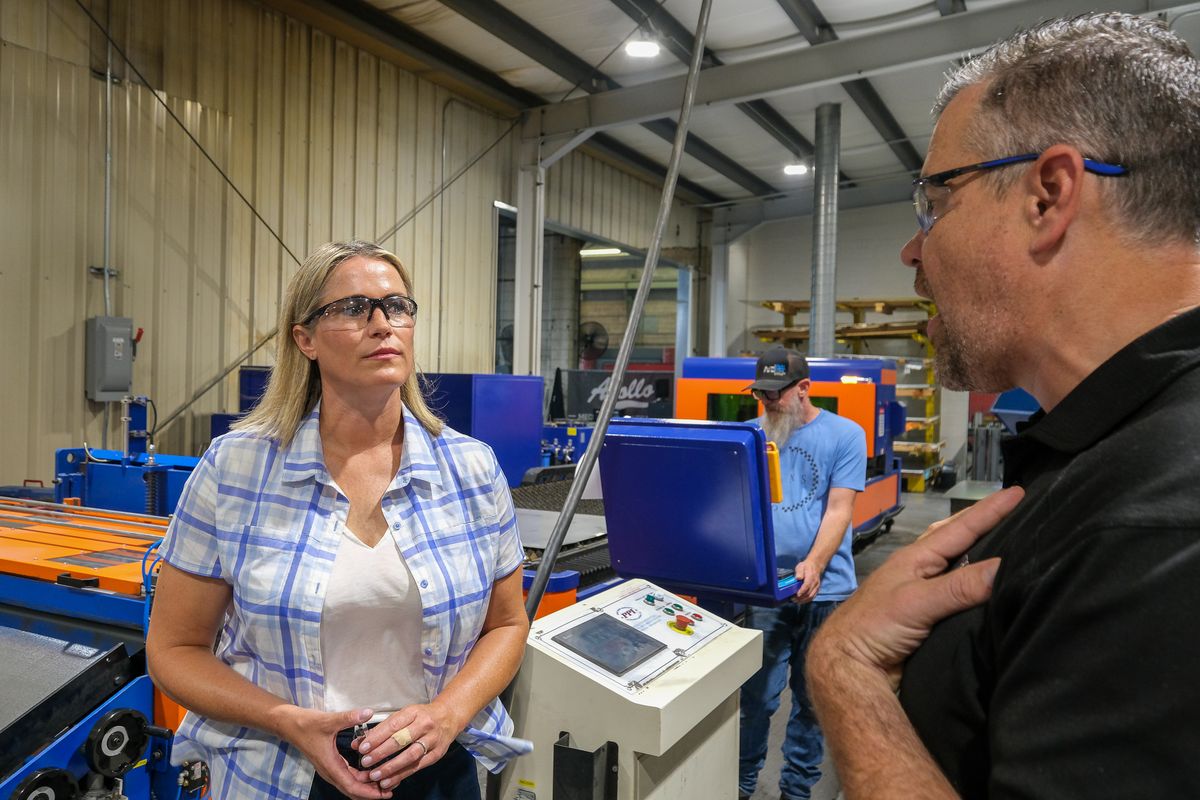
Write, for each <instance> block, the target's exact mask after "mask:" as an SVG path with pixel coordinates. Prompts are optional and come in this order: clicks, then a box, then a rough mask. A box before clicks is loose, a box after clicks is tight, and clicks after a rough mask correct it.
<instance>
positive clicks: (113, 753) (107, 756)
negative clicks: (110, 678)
mask: <svg viewBox="0 0 1200 800" xmlns="http://www.w3.org/2000/svg"><path fill="white" fill-rule="evenodd" d="M148 727H149V725H148V723H147V722H146V717H145V715H143V714H142V713H141V712H140V711H135V710H134V709H132V708H119V709H117V710H116V711H110V712H108V713H107V714H105V715H104V716H103V717H101V718H100V719H99V721H97V722H96V724H95V725H93V726H92V730H91V733H89V734H88V737H87V741H86V742H84V744H83V754H84V756H85V757H86V758H87V762H88V766H89V767H91V768H92V770H93V771H95V772H98V773H100V774H101V775H103V776H105V777H106V778H119V777H121V776H122V775H124V774H125V773H126V772H128V771H129V769H130V767H132V766H133V765H134V763H135V762H136V761H137V759H138V758H139V757H140V756H141V755H142V752H143V751H144V750H145V749H146V743H147V742H149V741H150V734H149V732H148V731H147V728H148Z"/></svg>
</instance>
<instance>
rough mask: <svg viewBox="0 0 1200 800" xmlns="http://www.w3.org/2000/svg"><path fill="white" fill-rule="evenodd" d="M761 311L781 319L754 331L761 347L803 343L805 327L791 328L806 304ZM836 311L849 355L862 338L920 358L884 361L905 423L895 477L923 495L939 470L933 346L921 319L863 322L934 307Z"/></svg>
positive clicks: (884, 302)
mask: <svg viewBox="0 0 1200 800" xmlns="http://www.w3.org/2000/svg"><path fill="white" fill-rule="evenodd" d="M761 305H762V307H763V308H766V309H769V310H771V311H774V312H776V313H778V314H781V315H783V325H782V326H764V327H759V328H754V329H753V330H752V333H753V334H754V335H755V336H756V337H758V338H759V339H760V340H762V341H765V342H779V343H780V344H783V345H785V346H788V347H792V346H796V345H798V344H800V343H802V342H806V341H808V337H809V326H808V325H797V324H796V315H797V314H801V313H803V314H807V313H808V312H809V310H810V308H811V303H810V302H809V301H808V300H764V301H762V302H761ZM835 308H836V309H837V310H838V311H841V312H846V313H849V314H850V315H851V320H852V321H851V322H850V323H849V324H839V325H836V326H835V328H834V336H835V338H836V339H837V340H838V341H839V342H842V343H843V344H847V345H848V346H849V347H850V351H851V352H852V353H854V354H855V355H863V354H864V353H863V350H864V346H865V343H866V341H867V340H868V339H910V340H912V341H914V342H916V343H917V344H918V345H919V346H920V348H921V353H922V355H920V356H913V357H910V356H889V358H892V359H893V360H895V361H896V365H897V367H898V368H899V370H900V374H898V375H897V376H896V395H897V397H899V398H900V399H901V400H902V401H903V402H904V404H905V408H906V409H907V411H908V420H907V422H906V424H905V431H904V434H903V436H902V437H900V438H898V439H897V440H896V441H895V442H894V443H893V449H894V450H895V452H896V453H897V454H898V455H900V457H901V459H902V468H901V475H903V476H904V489H905V491H909V492H924V491H925V490H926V489H927V488H928V487H929V485H930V484H931V482H932V481H933V479H934V478H936V477H937V475H938V473H939V472H940V471H941V468H942V449H943V448H944V446H945V442H944V441H943V440H942V439H941V435H940V434H941V414H940V392H939V391H938V385H937V378H936V375H935V374H934V370H933V345H932V343H931V342H930V341H929V339H928V338H927V337H926V336H925V322H926V320H903V321H895V322H867V321H866V315H867V314H868V313H875V314H892V313H894V312H896V311H913V310H916V311H922V312H924V313H925V314H926V318H928V316H930V315H932V314H933V313H935V311H936V308H935V307H934V305H933V303H932V302H931V301H929V300H925V299H924V298H920V297H912V298H891V299H871V298H859V297H855V298H850V299H845V300H837V301H835Z"/></svg>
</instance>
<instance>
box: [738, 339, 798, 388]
mask: <svg viewBox="0 0 1200 800" xmlns="http://www.w3.org/2000/svg"><path fill="white" fill-rule="evenodd" d="M807 377H808V362H807V361H805V360H804V356H802V355H800V354H799V353H797V352H796V351H795V350H791V349H788V348H786V347H772V348H771V349H770V350H768V351H767V352H765V353H763V354H762V355H761V356H759V358H758V364H757V365H755V367H754V383H752V384H750V385H749V386H747V387H746V388H747V389H762V390H764V391H768V392H777V391H779V390H780V389H786V388H787V387H788V386H791V385H792V384H793V383H795V382H796V381H802V380H804V379H805V378H807Z"/></svg>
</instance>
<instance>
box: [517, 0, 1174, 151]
mask: <svg viewBox="0 0 1200 800" xmlns="http://www.w3.org/2000/svg"><path fill="white" fill-rule="evenodd" d="M1186 5H1188V4H1187V3H1181V2H1174V1H1173V0H1107V2H1106V5H1105V8H1106V10H1110V11H1126V12H1129V13H1134V14H1145V13H1150V12H1155V11H1166V10H1170V9H1174V8H1182V7H1184V6H1186ZM1094 6H1095V0H1019V1H1018V2H1014V3H1010V4H1006V5H1002V6H995V7H993V8H989V9H986V10H982V11H970V12H967V13H966V14H953V15H951V16H948V17H943V18H941V19H938V20H936V21H934V22H930V23H927V24H924V25H920V26H911V27H907V28H897V29H891V30H886V31H880V32H879V33H875V34H868V35H865V36H858V37H855V38H853V39H842V40H839V41H836V42H830V43H828V44H825V45H822V46H821V47H807V48H804V49H802V50H794V51H791V52H788V53H781V54H779V55H774V56H766V57H763V58H756V59H750V60H747V61H741V62H738V63H736V64H726V65H724V66H720V67H713V68H711V69H706V70H704V71H703V72H701V73H700V85H699V86H698V87H697V90H696V104H697V105H698V106H701V105H703V106H710V107H713V106H721V105H728V104H731V103H739V102H744V101H747V100H754V99H758V98H762V97H769V96H771V95H773V94H780V93H784V92H795V91H799V90H802V89H806V88H811V87H816V86H827V85H829V84H832V83H843V82H846V81H849V80H854V79H856V78H861V77H866V76H869V75H875V74H881V73H886V72H894V71H896V70H901V69H907V68H909V67H912V66H916V65H919V64H927V63H936V62H944V61H949V60H950V59H953V58H955V57H957V56H959V55H961V54H962V53H963V52H967V51H972V50H981V49H983V48H986V47H988V46H989V45H991V44H992V43H994V42H995V41H996V40H997V39H998V38H1000V37H1002V36H1005V35H1007V34H1008V33H1010V32H1011V31H1013V30H1015V29H1017V28H1021V27H1027V26H1029V25H1031V24H1034V23H1036V22H1037V21H1039V20H1041V19H1045V18H1047V17H1057V16H1074V15H1077V14H1084V13H1087V12H1088V11H1091V10H1093V8H1094ZM683 80H684V78H683V76H676V77H671V78H662V79H659V80H655V81H649V82H647V83H642V84H638V85H637V86H628V87H624V88H621V89H614V90H611V91H607V92H601V93H599V94H594V95H590V96H588V97H582V98H579V99H576V100H568V101H566V102H563V103H558V104H555V105H552V106H547V107H545V108H543V109H539V113H540V114H541V126H542V128H541V130H542V133H543V134H545V135H554V134H558V133H570V132H573V131H578V130H587V129H595V130H603V129H606V128H613V127H619V126H621V125H629V124H631V123H634V122H642V121H644V120H648V119H658V118H660V117H663V116H666V115H667V114H669V113H671V111H672V110H673V108H674V100H673V98H676V97H680V96H681V95H682V93H683ZM932 100H933V98H930V102H932Z"/></svg>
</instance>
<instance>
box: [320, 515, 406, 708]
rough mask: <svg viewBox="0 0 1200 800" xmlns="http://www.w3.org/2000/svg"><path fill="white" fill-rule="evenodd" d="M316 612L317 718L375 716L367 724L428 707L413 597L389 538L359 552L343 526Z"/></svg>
mask: <svg viewBox="0 0 1200 800" xmlns="http://www.w3.org/2000/svg"><path fill="white" fill-rule="evenodd" d="M336 524H337V525H338V526H339V527H340V528H341V534H342V536H341V543H340V544H339V546H338V551H337V558H336V559H335V560H334V562H333V573H332V574H331V576H330V579H329V591H328V592H327V593H326V595H325V607H324V610H323V611H322V612H321V659H322V661H323V662H324V664H325V710H326V711H349V710H352V709H356V708H371V709H374V710H375V716H374V717H372V719H371V721H372V722H379V721H380V720H382V719H385V718H386V717H387V716H388V715H389V714H390V713H391V712H393V711H397V710H399V709H401V708H404V707H405V706H408V705H412V704H414V703H428V702H429V695H428V692H427V691H426V689H425V675H424V668H423V667H422V664H421V610H422V608H421V594H420V592H419V591H418V590H417V587H416V585H415V583H414V582H413V578H412V573H411V572H409V569H408V565H407V564H406V563H405V561H404V558H403V557H402V556H401V555H400V549H399V548H398V547H397V545H396V540H395V538H394V535H393V533H392V532H391V531H390V530H389V531H388V533H387V534H386V535H384V537H383V538H382V539H380V540H379V543H378V544H377V545H375V546H374V547H367V545H365V544H363V542H362V540H361V539H359V538H358V537H357V536H355V535H354V533H353V532H351V530H350V529H349V528H347V527H346V526H345V525H343V524H341V523H340V522H339V523H336Z"/></svg>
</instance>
